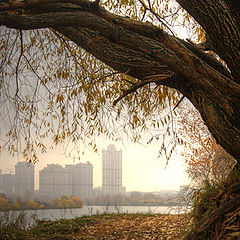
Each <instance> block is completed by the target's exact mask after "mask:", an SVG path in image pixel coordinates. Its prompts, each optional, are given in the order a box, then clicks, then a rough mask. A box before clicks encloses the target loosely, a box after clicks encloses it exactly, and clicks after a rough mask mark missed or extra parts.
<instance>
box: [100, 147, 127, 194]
mask: <svg viewBox="0 0 240 240" xmlns="http://www.w3.org/2000/svg"><path fill="white" fill-rule="evenodd" d="M102 192H103V194H105V195H111V196H112V195H117V194H119V193H122V151H117V150H116V148H115V146H114V145H109V146H108V148H107V150H103V151H102Z"/></svg>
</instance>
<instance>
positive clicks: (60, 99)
mask: <svg viewBox="0 0 240 240" xmlns="http://www.w3.org/2000/svg"><path fill="white" fill-rule="evenodd" d="M63 101H64V96H63V94H58V95H57V99H56V103H62V102H63Z"/></svg>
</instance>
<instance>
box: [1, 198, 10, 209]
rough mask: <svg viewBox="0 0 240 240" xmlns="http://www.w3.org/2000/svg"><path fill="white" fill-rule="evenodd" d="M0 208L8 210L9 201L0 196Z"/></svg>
mask: <svg viewBox="0 0 240 240" xmlns="http://www.w3.org/2000/svg"><path fill="white" fill-rule="evenodd" d="M0 210H9V203H8V200H7V199H5V198H0Z"/></svg>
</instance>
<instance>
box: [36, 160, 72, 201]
mask: <svg viewBox="0 0 240 240" xmlns="http://www.w3.org/2000/svg"><path fill="white" fill-rule="evenodd" d="M39 195H40V197H41V198H43V199H45V200H50V199H53V198H57V197H61V196H69V195H71V182H69V179H68V172H67V170H66V169H65V168H63V167H62V166H61V165H59V164H48V165H47V167H45V168H44V169H42V170H41V171H39Z"/></svg>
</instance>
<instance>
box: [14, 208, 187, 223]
mask: <svg viewBox="0 0 240 240" xmlns="http://www.w3.org/2000/svg"><path fill="white" fill-rule="evenodd" d="M185 210H186V209H185V208H184V207H167V206H116V207H115V206H83V207H82V208H72V209H42V210H24V211H10V212H11V214H12V215H14V216H15V217H16V216H17V215H18V214H20V213H23V212H24V213H25V214H26V215H27V217H28V218H35V219H36V218H37V219H39V220H57V219H71V218H76V217H82V216H89V215H93V214H102V213H160V214H168V213H170V214H180V213H184V212H186V211H185Z"/></svg>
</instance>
